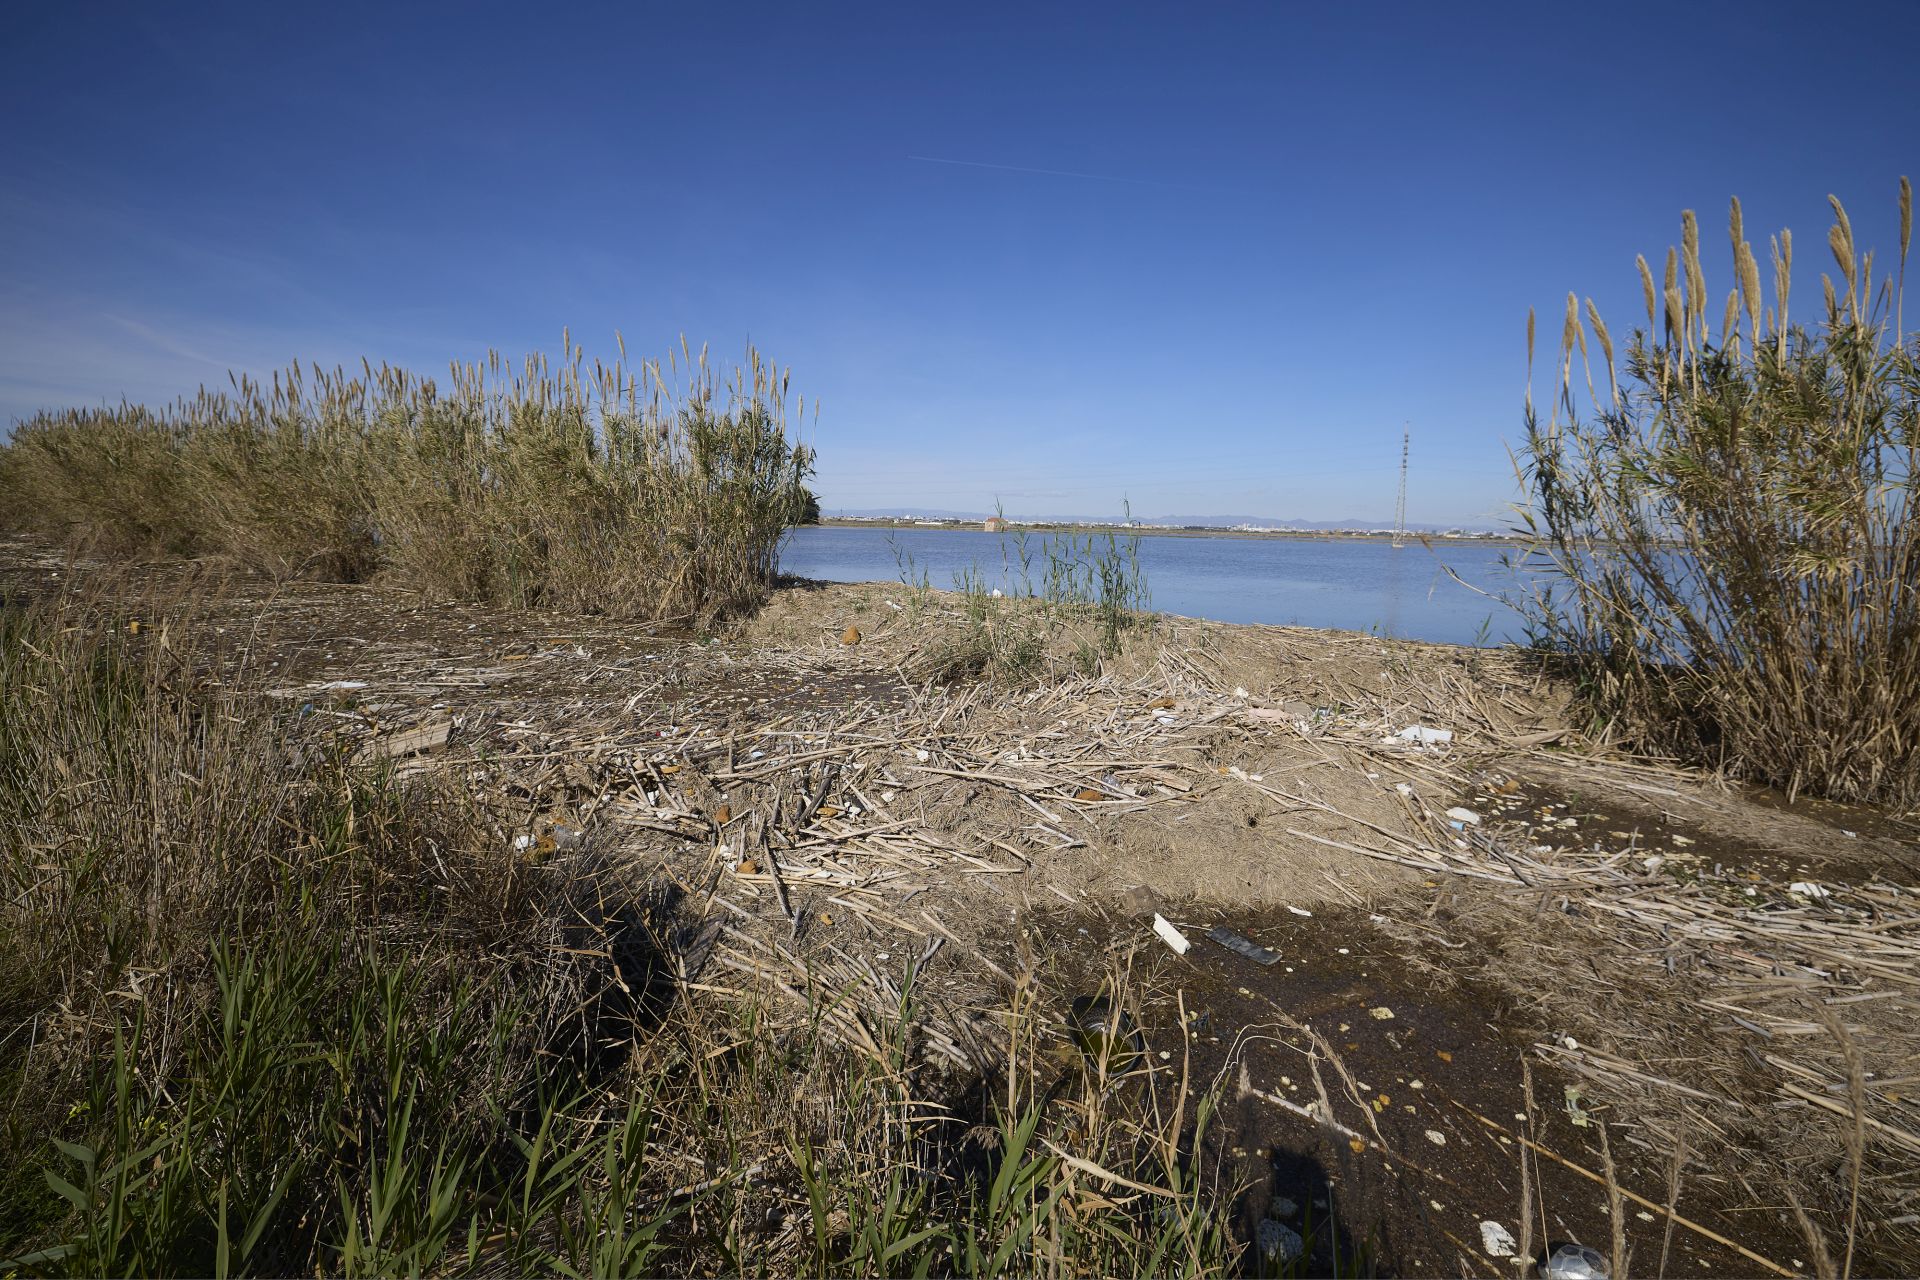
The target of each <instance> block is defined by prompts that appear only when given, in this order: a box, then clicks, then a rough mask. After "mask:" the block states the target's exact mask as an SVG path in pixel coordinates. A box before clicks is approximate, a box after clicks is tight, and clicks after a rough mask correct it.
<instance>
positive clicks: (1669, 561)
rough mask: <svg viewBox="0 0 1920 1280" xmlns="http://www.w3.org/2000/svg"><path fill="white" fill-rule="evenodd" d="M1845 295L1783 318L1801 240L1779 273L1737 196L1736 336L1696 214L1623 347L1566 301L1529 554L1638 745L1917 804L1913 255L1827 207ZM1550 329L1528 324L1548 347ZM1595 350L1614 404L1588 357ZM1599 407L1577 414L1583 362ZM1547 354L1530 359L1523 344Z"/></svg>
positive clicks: (1587, 668) (1542, 435) (1531, 477)
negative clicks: (1720, 305)
mask: <svg viewBox="0 0 1920 1280" xmlns="http://www.w3.org/2000/svg"><path fill="white" fill-rule="evenodd" d="M1833 208H1834V215H1835V224H1834V227H1833V229H1832V231H1831V232H1830V233H1829V236H1828V244H1829V246H1830V248H1831V249H1832V252H1833V257H1834V261H1835V264H1836V266H1837V268H1838V271H1839V279H1838V284H1837V285H1836V283H1835V281H1834V280H1833V279H1832V278H1830V277H1825V276H1823V277H1822V282H1823V284H1824V285H1825V296H1824V300H1823V305H1822V306H1821V308H1820V309H1819V311H1818V313H1817V315H1818V324H1817V326H1816V327H1814V328H1811V329H1810V328H1808V327H1806V326H1804V325H1796V324H1790V323H1789V320H1788V300H1789V294H1790V285H1791V279H1790V272H1791V266H1792V261H1793V240H1792V236H1791V234H1790V233H1788V232H1785V231H1783V232H1781V233H1780V235H1779V236H1778V237H1777V238H1776V240H1775V241H1774V246H1773V253H1772V257H1773V267H1774V279H1773V286H1772V290H1771V293H1770V294H1766V293H1763V292H1762V286H1761V280H1760V271H1759V266H1758V263H1757V261H1756V260H1755V257H1754V253H1753V250H1752V247H1751V246H1750V245H1749V244H1748V242H1747V240H1746V239H1745V236H1744V232H1743V228H1742V222H1741V211H1740V204H1739V202H1738V201H1737V200H1736V201H1735V202H1734V203H1733V209H1732V219H1731V237H1732V244H1733V256H1734V261H1735V264H1736V275H1737V281H1738V287H1737V288H1736V289H1734V290H1733V291H1732V292H1731V293H1730V294H1729V295H1728V296H1727V300H1726V307H1725V311H1724V316H1723V317H1722V319H1721V323H1720V328H1719V330H1718V331H1717V333H1716V332H1715V331H1714V330H1713V329H1712V327H1711V325H1710V323H1709V314H1710V313H1709V306H1710V299H1709V298H1708V296H1707V285H1706V280H1705V276H1704V273H1703V271H1702V269H1701V265H1700V248H1699V232H1698V226H1697V224H1696V222H1695V219H1694V216H1693V214H1692V213H1691V212H1688V213H1687V214H1686V215H1685V223H1684V233H1685V234H1684V237H1683V244H1682V248H1681V250H1680V251H1679V252H1678V253H1675V252H1674V251H1673V250H1669V251H1668V255H1667V265H1666V272H1665V279H1664V284H1663V285H1662V286H1661V287H1659V288H1656V286H1655V283H1654V278H1653V274H1652V272H1651V271H1650V270H1649V269H1648V268H1647V265H1646V262H1645V260H1644V259H1642V260H1641V263H1640V271H1641V281H1642V286H1643V291H1644V294H1645V299H1646V307H1647V327H1646V328H1645V329H1643V330H1638V331H1636V332H1635V334H1634V335H1633V338H1632V340H1631V342H1630V343H1629V345H1628V348H1627V351H1626V361H1625V369H1624V374H1625V378H1624V381H1622V379H1621V372H1622V371H1621V370H1620V369H1618V368H1617V367H1616V364H1615V352H1614V345H1613V340H1612V338H1611V336H1610V335H1609V333H1608V330H1607V327H1606V325H1605V324H1604V323H1603V322H1602V320H1601V318H1600V314H1599V311H1598V310H1597V308H1595V307H1594V305H1593V303H1592V302H1591V301H1589V302H1588V303H1587V304H1586V308H1585V316H1584V318H1583V317H1582V315H1581V313H1580V309H1579V307H1578V306H1577V304H1576V300H1575V299H1574V298H1573V297H1572V296H1571V295H1569V297H1568V299H1567V315H1566V324H1565V328H1564V332H1563V335H1562V339H1561V345H1560V366H1559V381H1560V390H1559V394H1558V396H1557V397H1556V400H1555V404H1554V408H1553V410H1552V412H1551V413H1550V414H1549V416H1548V419H1547V420H1546V421H1545V422H1544V423H1543V422H1542V421H1541V420H1540V419H1539V417H1538V416H1537V414H1536V413H1535V411H1534V408H1533V405H1532V400H1531V396H1529V400H1528V406H1527V436H1526V443H1525V448H1524V453H1523V464H1522V471H1523V478H1524V479H1525V481H1526V482H1527V484H1528V485H1529V487H1530V489H1531V491H1532V499H1533V501H1532V506H1531V509H1530V510H1529V511H1527V512H1526V513H1525V519H1526V521H1527V525H1528V528H1529V530H1530V531H1531V533H1532V534H1533V546H1532V548H1531V550H1532V551H1533V552H1534V553H1535V555H1536V556H1538V557H1539V558H1540V559H1542V560H1544V561H1545V562H1546V563H1548V564H1550V565H1551V567H1552V568H1553V569H1554V570H1555V571H1557V574H1556V576H1557V582H1556V584H1555V589H1553V590H1550V591H1548V592H1544V593H1542V594H1540V595H1538V596H1537V597H1535V598H1534V599H1532V600H1530V601H1527V602H1523V603H1522V607H1523V608H1524V609H1525V610H1526V611H1527V612H1528V614H1529V616H1530V618H1531V620H1532V622H1533V624H1534V628H1535V631H1536V635H1537V638H1538V639H1539V641H1540V642H1541V643H1542V644H1544V645H1545V646H1547V647H1549V648H1551V649H1552V650H1554V651H1556V652H1557V653H1559V654H1561V655H1564V657H1565V658H1566V660H1567V662H1568V664H1569V666H1570V667H1571V669H1572V671H1573V673H1574V674H1575V675H1576V676H1577V678H1578V680H1579V682H1580V685H1581V688H1582V689H1583V691H1584V692H1585V694H1586V696H1587V697H1588V699H1589V700H1590V704H1591V706H1592V707H1593V709H1594V711H1595V712H1596V714H1597V715H1599V716H1601V717H1603V718H1606V719H1608V720H1610V721H1611V722H1612V723H1613V724H1614V725H1615V726H1616V727H1617V728H1619V729H1620V730H1621V731H1622V735H1623V737H1625V738H1626V739H1629V740H1631V741H1632V742H1633V743H1635V744H1637V745H1638V746H1640V747H1641V748H1642V749H1644V750H1648V751H1652V752H1673V753H1676V754H1680V755H1683V756H1686V757H1689V758H1693V759H1699V760H1704V761H1707V762H1709V763H1711V764H1714V765H1717V766H1719V767H1721V768H1724V769H1725V770H1726V771H1727V772H1729V773H1731V774H1735V775H1739V776H1744V777H1750V778H1754V779H1758V780H1761V781H1764V782H1769V783H1772V784H1775V785H1778V786H1782V787H1784V788H1786V789H1787V790H1788V791H1789V792H1793V791H1795V790H1797V789H1799V788H1802V787H1806V788H1809V789H1811V790H1814V791H1816V792H1819V793H1821V794H1824V795H1827V796H1830V797H1833V798H1836V799H1841V800H1856V801H1869V802H1877V803H1883V804H1894V805H1910V804H1913V803H1915V802H1916V801H1920V716H1916V715H1915V714H1914V708H1915V707H1916V706H1920V518H1916V517H1917V516H1920V504H1917V503H1916V498H1917V497H1920V466H1916V461H1917V460H1920V346H1916V344H1915V343H1914V342H1913V341H1912V339H1911V338H1910V337H1909V336H1908V335H1907V334H1905V333H1904V332H1903V330H1902V328H1901V310H1900V308H1901V300H1902V292H1903V284H1904V275H1905V267H1906V255H1907V248H1908V244H1909V241H1910V239H1911V231H1912V197H1911V188H1910V186H1909V184H1908V183H1907V182H1906V180H1905V179H1902V180H1901V187H1900V259H1899V270H1898V272H1897V274H1895V276H1894V277H1893V278H1892V279H1887V278H1886V277H1884V276H1883V277H1881V278H1879V279H1876V278H1875V276H1874V273H1873V255H1872V253H1871V252H1867V253H1861V252H1859V251H1858V250H1857V248H1856V246H1855V243H1854V238H1853V229H1852V226H1851V224H1850V222H1849V221H1848V218H1847V214H1846V211H1845V209H1843V208H1842V207H1841V205H1840V202H1839V201H1838V200H1834V201H1833ZM1532 330H1533V326H1532V321H1531V319H1529V322H1528V340H1529V347H1531V342H1532ZM1589 333H1591V337H1592V339H1593V341H1594V343H1595V345H1597V346H1598V347H1599V349H1600V354H1601V355H1602V357H1603V361H1604V365H1605V375H1606V383H1605V386H1606V388H1607V391H1606V394H1605V395H1602V394H1600V392H1599V389H1598V387H1597V386H1596V385H1595V382H1594V379H1593V369H1592V364H1591V362H1590V361H1589V359H1588V350H1589V348H1588V337H1589ZM1576 353H1577V354H1578V356H1579V358H1580V362H1581V365H1582V367H1583V368H1584V369H1585V371H1586V377H1585V379H1584V381H1585V385H1586V389H1587V403H1588V406H1589V412H1588V416H1586V417H1584V418H1583V417H1581V416H1580V414H1579V413H1578V412H1577V409H1576V394H1575V375H1574V356H1575V354H1576ZM1529 359H1530V360H1531V351H1530V352H1529Z"/></svg>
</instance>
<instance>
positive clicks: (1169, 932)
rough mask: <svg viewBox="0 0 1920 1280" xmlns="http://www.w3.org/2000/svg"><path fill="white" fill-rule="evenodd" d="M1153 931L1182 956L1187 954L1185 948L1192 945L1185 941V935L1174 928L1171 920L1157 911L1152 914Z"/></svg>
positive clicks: (1176, 953)
mask: <svg viewBox="0 0 1920 1280" xmlns="http://www.w3.org/2000/svg"><path fill="white" fill-rule="evenodd" d="M1153 931H1154V932H1155V933H1157V934H1159V935H1160V940H1161V941H1162V942H1164V943H1166V944H1167V945H1168V946H1170V947H1172V948H1173V953H1174V954H1175V955H1180V956H1183V955H1185V954H1187V949H1188V948H1189V947H1191V946H1193V944H1192V943H1191V942H1189V941H1187V935H1186V934H1184V933H1182V932H1180V930H1178V929H1176V928H1174V926H1173V922H1172V921H1170V920H1168V919H1167V918H1166V917H1165V916H1163V915H1161V914H1160V913H1159V912H1155V913H1154V916H1153Z"/></svg>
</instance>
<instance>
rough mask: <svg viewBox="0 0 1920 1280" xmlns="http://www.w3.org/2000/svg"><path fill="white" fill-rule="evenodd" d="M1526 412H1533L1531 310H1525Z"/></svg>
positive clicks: (1530, 308)
mask: <svg viewBox="0 0 1920 1280" xmlns="http://www.w3.org/2000/svg"><path fill="white" fill-rule="evenodd" d="M1527 412H1528V413H1532V412H1533V308H1532V307H1528V308H1527Z"/></svg>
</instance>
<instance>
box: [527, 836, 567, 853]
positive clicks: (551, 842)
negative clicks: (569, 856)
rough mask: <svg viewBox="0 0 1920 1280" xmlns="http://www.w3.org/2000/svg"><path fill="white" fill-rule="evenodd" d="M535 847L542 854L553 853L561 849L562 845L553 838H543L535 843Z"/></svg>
mask: <svg viewBox="0 0 1920 1280" xmlns="http://www.w3.org/2000/svg"><path fill="white" fill-rule="evenodd" d="M533 847H534V849H535V850H536V851H538V852H540V853H552V852H553V851H554V850H555V849H557V848H559V847H560V845H559V842H558V841H556V840H555V839H554V838H553V837H552V836H541V837H540V838H539V839H538V840H535V841H534V842H533Z"/></svg>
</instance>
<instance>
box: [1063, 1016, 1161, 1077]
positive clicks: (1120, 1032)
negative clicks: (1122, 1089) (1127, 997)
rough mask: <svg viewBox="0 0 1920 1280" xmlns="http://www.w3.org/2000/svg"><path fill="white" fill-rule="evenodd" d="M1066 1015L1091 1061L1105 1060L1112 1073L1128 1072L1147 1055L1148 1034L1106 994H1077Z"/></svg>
mask: <svg viewBox="0 0 1920 1280" xmlns="http://www.w3.org/2000/svg"><path fill="white" fill-rule="evenodd" d="M1067 1016H1068V1020H1069V1021H1070V1022H1071V1023H1072V1025H1073V1038H1074V1042H1075V1043H1076V1044H1077V1045H1079V1047H1080V1052H1081V1053H1083V1054H1085V1055H1086V1056H1087V1058H1088V1060H1089V1061H1091V1062H1095V1063H1098V1062H1101V1061H1102V1060H1104V1061H1105V1063H1106V1068H1107V1074H1108V1075H1109V1076H1118V1075H1125V1074H1127V1073H1128V1072H1129V1071H1132V1070H1133V1069H1134V1068H1136V1067H1138V1066H1140V1065H1141V1062H1142V1060H1143V1059H1144V1058H1145V1057H1146V1055H1147V1037H1146V1035H1145V1034H1144V1033H1142V1032H1141V1030H1140V1024H1139V1023H1137V1022H1135V1021H1134V1019H1133V1015H1132V1014H1130V1013H1128V1012H1127V1011H1126V1010H1125V1009H1118V1010H1116V1009H1115V1008H1114V1007H1113V1002H1112V1001H1111V1000H1109V999H1107V998H1106V997H1105V996H1100V997H1094V996H1076V997H1075V998H1074V1001H1073V1004H1072V1005H1071V1006H1070V1007H1069V1009H1068V1014H1067Z"/></svg>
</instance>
